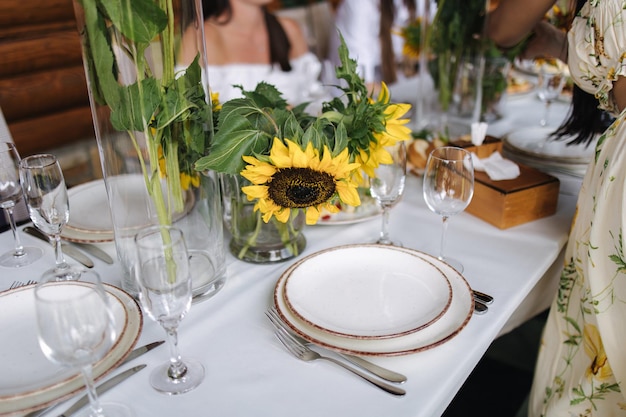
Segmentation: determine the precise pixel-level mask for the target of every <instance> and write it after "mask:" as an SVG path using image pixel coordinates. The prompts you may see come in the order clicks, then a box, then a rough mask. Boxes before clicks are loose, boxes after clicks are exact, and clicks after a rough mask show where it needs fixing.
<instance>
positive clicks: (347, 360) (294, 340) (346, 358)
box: [265, 290, 493, 396]
mask: <svg viewBox="0 0 626 417" xmlns="http://www.w3.org/2000/svg"><path fill="white" fill-rule="evenodd" d="M472 294H473V296H474V313H475V314H484V313H486V312H487V310H488V307H487V304H491V303H492V302H493V297H492V296H490V295H488V294H485V293H483V292H480V291H476V290H472ZM265 315H266V316H267V318H268V319H269V321H270V322H271V323H272V325H273V327H274V329H275V331H274V335H275V336H276V338H277V339H278V340H279V341H280V343H281V344H282V345H283V346H284V347H285V349H287V351H288V352H289V353H291V354H292V355H293V356H295V357H296V358H298V359H300V360H302V361H305V362H309V361H314V360H318V359H322V360H326V361H329V362H332V363H334V364H336V365H339V366H341V367H343V368H345V369H347V370H348V371H350V372H353V373H354V374H356V375H358V376H360V377H361V378H363V379H365V380H366V381H368V382H370V383H371V384H373V385H375V386H377V387H378V388H381V389H382V390H384V391H386V392H388V393H390V394H393V395H397V396H403V395H405V394H406V391H405V390H404V389H402V388H400V387H399V386H397V385H393V384H402V383H404V382H406V380H407V378H406V376H404V375H402V374H400V373H397V372H394V371H392V370H389V369H386V368H383V367H381V366H378V365H376V364H374V363H372V362H369V361H367V360H365V359H363V358H360V357H358V356H353V355H349V354H345V353H337V352H334V353H335V354H336V355H337V356H338V357H340V358H341V359H343V361H341V360H338V359H335V358H334V357H330V356H324V355H322V354H320V353H319V352H317V351H316V350H313V349H311V347H315V348H322V347H320V346H317V345H314V344H312V343H310V342H308V341H306V340H304V339H302V338H301V337H299V336H298V335H296V334H294V333H293V332H292V331H291V330H290V329H289V328H288V326H287V325H286V324H285V323H284V322H283V321H282V319H281V318H280V316H279V314H278V312H277V310H276V307H274V306H272V307H270V308H269V309H267V311H266V312H265ZM322 349H324V348H322ZM363 371H366V372H363ZM374 376H376V377H378V378H375V377H374Z"/></svg>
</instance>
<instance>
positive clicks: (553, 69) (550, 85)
mask: <svg viewBox="0 0 626 417" xmlns="http://www.w3.org/2000/svg"><path fill="white" fill-rule="evenodd" d="M564 86H565V74H564V73H563V70H562V69H561V67H558V66H554V65H542V66H541V67H540V69H539V74H538V79H537V96H538V97H539V100H541V101H543V102H544V103H546V106H545V109H544V112H543V116H542V118H541V120H540V121H539V124H540V125H541V126H547V125H548V116H549V114H550V105H551V104H552V102H553V101H554V100H555V99H557V98H558V97H559V94H561V91H563V87H564Z"/></svg>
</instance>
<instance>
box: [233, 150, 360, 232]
mask: <svg viewBox="0 0 626 417" xmlns="http://www.w3.org/2000/svg"><path fill="white" fill-rule="evenodd" d="M285 142H286V145H285V144H284V143H283V142H282V141H281V140H280V139H279V138H274V142H273V144H272V148H271V150H270V155H269V162H266V161H265V160H259V159H257V158H255V157H252V156H244V157H243V159H244V161H245V162H246V163H248V165H247V166H246V167H245V168H244V170H243V171H241V175H242V176H243V177H244V178H246V179H247V180H248V181H250V182H251V183H252V184H253V185H250V186H246V187H242V189H241V190H242V191H243V192H244V193H245V194H246V195H247V196H248V200H250V201H252V200H254V199H257V200H258V201H257V203H256V204H255V206H254V209H255V210H260V211H261V213H262V214H263V221H265V222H266V223H267V222H269V220H270V219H271V218H272V216H275V217H276V219H277V220H278V221H280V222H282V223H286V222H287V220H289V217H290V216H291V209H296V210H297V209H303V210H305V211H306V223H307V224H315V223H316V222H317V220H318V219H319V216H320V212H321V210H322V209H326V210H328V211H330V212H332V213H336V212H337V211H338V209H337V207H336V206H335V205H334V204H333V200H335V199H336V198H339V199H340V200H341V201H342V202H343V203H345V204H348V205H351V206H358V205H359V204H361V201H360V199H359V194H358V192H357V184H356V183H355V182H353V181H352V180H350V176H351V174H352V172H353V171H354V170H355V169H358V168H359V164H357V163H350V161H349V154H348V149H347V148H346V149H344V150H343V151H342V152H341V153H340V154H339V155H337V156H335V157H333V156H332V155H331V153H330V150H329V149H328V147H326V146H324V150H323V152H322V155H321V156H320V152H319V151H318V150H317V149H314V148H313V145H312V144H311V143H310V142H309V143H308V144H307V146H306V149H305V150H304V151H303V150H302V149H301V148H300V146H299V145H298V144H296V143H295V142H293V141H291V140H289V139H286V140H285Z"/></svg>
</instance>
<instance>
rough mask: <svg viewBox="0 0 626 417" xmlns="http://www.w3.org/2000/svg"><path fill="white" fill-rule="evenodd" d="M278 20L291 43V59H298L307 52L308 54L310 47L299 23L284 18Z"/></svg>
mask: <svg viewBox="0 0 626 417" xmlns="http://www.w3.org/2000/svg"><path fill="white" fill-rule="evenodd" d="M277 18H278V21H279V22H280V24H281V26H282V27H283V29H285V33H286V34H287V37H288V38H289V42H290V43H291V53H290V55H291V58H297V57H299V56H300V55H302V54H304V53H305V52H308V50H309V45H308V43H307V41H306V37H305V36H304V31H303V30H302V27H301V26H300V24H299V23H298V21H297V20H294V19H291V18H289V17H283V16H278V17H277Z"/></svg>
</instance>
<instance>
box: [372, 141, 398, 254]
mask: <svg viewBox="0 0 626 417" xmlns="http://www.w3.org/2000/svg"><path fill="white" fill-rule="evenodd" d="M385 150H386V151H387V152H389V155H390V156H391V161H390V162H389V163H388V164H380V165H379V166H378V167H377V168H376V169H375V171H374V174H375V176H374V177H370V192H371V193H372V196H373V197H374V198H375V199H376V201H378V204H380V206H381V208H382V210H383V214H382V227H381V231H380V237H379V238H378V240H377V241H376V243H379V244H382V245H393V244H394V243H393V242H392V241H391V239H390V238H389V209H390V208H391V207H392V206H393V205H394V204H395V203H396V202H397V201H398V200H399V199H400V197H401V196H402V193H403V192H404V181H405V178H406V145H405V144H404V142H403V141H402V142H398V143H396V144H395V145H393V146H387V147H385Z"/></svg>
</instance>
